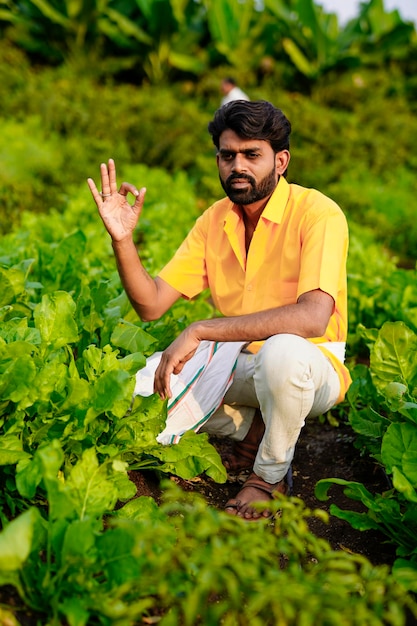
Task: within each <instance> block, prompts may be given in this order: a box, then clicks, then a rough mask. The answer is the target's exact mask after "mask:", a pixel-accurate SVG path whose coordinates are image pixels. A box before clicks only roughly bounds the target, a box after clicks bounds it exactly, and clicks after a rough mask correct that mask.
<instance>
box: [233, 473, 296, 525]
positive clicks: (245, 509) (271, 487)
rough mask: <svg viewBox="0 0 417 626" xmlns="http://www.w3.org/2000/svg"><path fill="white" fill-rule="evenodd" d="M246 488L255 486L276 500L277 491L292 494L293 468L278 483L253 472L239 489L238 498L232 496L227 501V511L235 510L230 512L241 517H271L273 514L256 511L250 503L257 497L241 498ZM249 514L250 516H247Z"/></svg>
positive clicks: (250, 518) (255, 518)
mask: <svg viewBox="0 0 417 626" xmlns="http://www.w3.org/2000/svg"><path fill="white" fill-rule="evenodd" d="M246 488H253V489H256V490H258V491H261V492H262V493H266V494H268V496H269V499H270V500H274V499H275V496H276V494H277V493H282V494H283V495H290V494H291V491H292V471H291V468H290V469H289V470H288V472H287V475H286V476H285V477H284V478H283V479H282V480H280V481H279V482H277V483H274V484H270V483H267V482H265V481H264V480H262V478H260V477H259V476H257V474H255V473H254V472H252V474H251V475H250V476H249V478H248V479H247V481H246V482H245V483H244V485H243V487H242V489H241V490H240V491H239V493H238V496H237V498H232V499H231V500H229V501H228V502H227V503H226V506H225V507H224V508H225V511H227V509H231V510H232V511H233V513H232V512H230V515H237V516H239V517H243V518H244V519H249V520H257V519H260V518H270V517H271V514H270V513H269V511H268V512H265V513H267V514H264V513H262V512H259V511H255V509H253V508H252V507H251V506H250V505H251V503H254V502H257V500H256V499H254V498H252V499H251V500H249V501H247V502H245V501H243V502H242V500H240V499H239V495H241V494H242V493H243V491H244V490H245V489H246ZM247 514H249V515H250V517H247Z"/></svg>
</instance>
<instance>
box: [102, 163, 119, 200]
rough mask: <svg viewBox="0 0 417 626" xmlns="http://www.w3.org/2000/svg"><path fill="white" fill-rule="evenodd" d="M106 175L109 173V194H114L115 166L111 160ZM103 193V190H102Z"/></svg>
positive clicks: (115, 188)
mask: <svg viewBox="0 0 417 626" xmlns="http://www.w3.org/2000/svg"><path fill="white" fill-rule="evenodd" d="M108 173H109V186H110V193H116V192H117V182H116V165H115V162H114V160H113V159H109V163H108ZM103 192H104V189H103Z"/></svg>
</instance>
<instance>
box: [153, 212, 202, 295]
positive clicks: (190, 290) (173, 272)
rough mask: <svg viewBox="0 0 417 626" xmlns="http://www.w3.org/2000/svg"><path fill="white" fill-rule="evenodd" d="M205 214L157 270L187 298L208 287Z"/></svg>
mask: <svg viewBox="0 0 417 626" xmlns="http://www.w3.org/2000/svg"><path fill="white" fill-rule="evenodd" d="M207 219H208V218H207V216H206V213H203V215H201V216H200V217H199V218H198V219H197V221H196V223H195V225H194V227H193V228H192V229H191V231H190V232H189V234H188V235H187V237H186V238H185V239H184V241H183V243H182V244H181V245H180V247H179V248H178V250H177V252H176V253H175V254H174V256H173V257H172V259H171V260H170V261H169V262H168V263H167V264H166V265H165V267H164V268H163V269H162V270H161V271H160V272H159V276H160V278H162V279H163V280H164V281H165V282H167V283H168V284H169V285H171V287H174V289H176V290H177V291H179V292H181V293H182V294H183V296H185V297H187V298H193V297H194V296H196V295H197V294H199V293H201V292H202V291H204V289H206V288H207V287H208V281H207V272H206V260H205V259H206V242H207Z"/></svg>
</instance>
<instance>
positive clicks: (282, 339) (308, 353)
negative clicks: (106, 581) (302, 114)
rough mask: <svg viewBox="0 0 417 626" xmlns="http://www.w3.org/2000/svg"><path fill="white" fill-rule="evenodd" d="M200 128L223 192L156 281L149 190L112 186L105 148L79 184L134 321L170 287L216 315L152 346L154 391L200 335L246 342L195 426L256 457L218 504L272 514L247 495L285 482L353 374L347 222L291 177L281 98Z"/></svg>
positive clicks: (172, 294) (243, 105)
mask: <svg viewBox="0 0 417 626" xmlns="http://www.w3.org/2000/svg"><path fill="white" fill-rule="evenodd" d="M208 129H209V132H210V134H211V136H212V139H213V143H214V145H215V146H216V148H217V166H218V171H219V177H220V182H221V184H222V186H223V189H224V190H225V192H226V194H227V197H226V198H224V199H222V200H220V201H219V202H216V203H215V204H214V205H213V206H212V207H210V208H209V209H208V210H207V211H205V212H204V213H203V214H202V215H201V216H200V217H199V218H198V220H197V222H196V224H195V226H194V227H193V229H192V230H191V232H190V233H189V235H188V237H187V238H186V240H185V241H184V242H183V244H182V245H181V246H180V248H179V250H178V251H177V253H176V254H175V255H174V257H173V258H172V259H171V261H170V262H169V263H168V264H167V265H166V266H165V268H163V270H162V271H161V272H160V273H159V275H158V276H157V277H156V278H154V279H153V278H151V277H150V276H149V275H148V274H147V272H146V271H145V269H144V268H143V266H142V264H141V262H140V259H139V257H138V254H137V250H136V248H135V245H134V243H133V239H132V233H133V230H134V228H135V226H136V224H137V221H138V219H139V216H140V213H141V211H142V207H143V203H144V196H145V191H146V190H145V189H144V188H142V189H141V190H137V188H136V187H135V186H134V185H131V184H129V183H123V184H122V185H121V187H120V190H119V191H117V184H116V173H115V166H114V163H113V161H111V160H110V161H109V164H108V166H106V165H105V164H102V165H101V184H102V193H101V194H100V193H99V192H98V190H97V188H96V186H95V184H94V182H93V181H92V180H91V179H89V181H88V184H89V186H90V189H91V192H92V194H93V197H94V200H95V202H96V204H97V206H98V208H99V211H100V215H101V217H102V219H103V222H104V224H105V226H106V228H107V230H108V232H109V234H110V235H111V237H112V242H113V248H114V252H115V256H116V260H117V265H118V270H119V273H120V277H121V280H122V282H123V285H124V288H125V290H126V292H127V294H128V296H129V298H130V301H131V303H132V305H133V307H134V308H135V310H136V311H137V313H138V315H139V316H140V317H141V318H142V320H148V321H149V320H156V319H159V318H160V317H161V316H162V315H163V314H164V313H165V312H166V311H167V310H168V309H169V308H170V307H171V306H172V305H173V304H174V302H175V301H176V300H177V299H178V298H180V297H184V298H192V297H194V296H195V295H197V294H198V293H200V292H201V291H202V290H204V289H206V288H207V287H209V288H210V290H211V296H212V299H213V302H214V304H215V306H216V307H217V309H218V310H219V311H220V313H221V314H222V317H217V318H215V319H209V320H201V321H198V322H194V323H192V324H191V325H190V326H188V328H186V329H185V330H184V331H183V332H182V333H181V334H180V335H179V336H178V337H177V338H176V339H175V341H173V343H172V344H171V345H170V346H169V347H168V348H167V349H166V350H165V351H164V352H163V353H162V357H161V360H160V363H159V366H158V367H157V369H156V372H155V379H154V390H155V392H156V393H158V394H159V395H160V397H161V398H167V397H169V396H170V393H171V390H170V378H171V374H173V373H174V374H178V373H179V372H181V370H182V369H183V367H184V365H185V363H187V362H188V361H189V360H190V359H192V357H193V355H194V354H195V352H196V350H197V348H198V346H199V344H200V342H201V341H203V340H208V341H216V342H238V341H242V342H245V344H244V349H243V350H242V351H241V353H240V354H239V357H238V361H237V367H236V371H235V376H234V380H233V383H232V385H231V387H230V389H229V390H228V391H227V393H226V395H225V397H224V404H223V405H222V407H221V408H220V409H219V410H218V411H217V412H216V413H215V414H214V415H213V416H212V417H211V418H210V419H209V420H208V421H207V422H206V424H205V427H204V428H205V430H206V431H208V432H209V433H212V434H217V435H219V434H220V435H227V436H230V437H231V438H232V439H234V440H235V442H236V445H235V449H234V453H233V454H232V455H231V457H230V458H229V459H227V460H226V462H225V464H226V466H227V467H228V469H231V470H235V469H241V468H242V467H249V468H251V469H253V471H252V473H251V474H250V475H249V478H248V479H247V481H246V482H245V483H244V485H243V487H242V489H241V490H240V491H239V493H238V495H237V496H236V498H235V499H232V500H229V502H228V503H227V504H226V511H227V512H229V513H230V514H235V515H238V516H240V517H243V518H245V519H258V518H259V517H266V516H268V512H267V511H266V510H265V511H263V512H262V511H260V510H259V509H256V508H255V507H254V506H253V503H254V502H260V501H261V502H268V501H269V500H271V499H272V498H273V497H274V494H275V493H276V492H282V493H286V492H287V481H286V475H287V473H288V471H289V469H290V465H291V460H292V458H293V455H294V448H295V444H296V442H297V439H298V437H299V434H300V431H301V428H302V427H303V425H304V422H305V419H306V418H307V417H308V416H317V415H321V414H323V413H324V412H326V411H328V410H329V409H330V408H331V407H332V406H333V405H335V404H336V403H337V402H339V401H341V400H342V399H343V397H344V395H345V392H346V390H347V388H348V386H349V383H350V377H349V373H348V370H347V369H346V367H345V366H344V364H343V361H344V347H345V341H346V333H347V295H346V257H347V246H348V230H347V223H346V219H345V217H344V215H343V213H342V211H341V209H340V208H339V207H338V206H337V205H336V204H335V203H334V202H333V201H332V200H330V199H329V198H327V197H326V196H324V195H323V194H321V193H320V192H318V191H316V190H314V189H306V188H303V187H301V186H299V185H295V184H289V183H288V182H287V180H286V178H285V176H286V172H287V167H288V163H289V160H290V153H289V135H290V132H291V126H290V122H289V121H288V119H287V118H286V117H285V115H284V114H283V113H282V111H281V110H280V109H277V108H275V107H274V106H273V105H272V104H270V103H269V102H265V101H256V102H247V101H234V102H231V103H229V104H227V105H225V106H223V107H220V109H218V111H217V112H216V114H215V116H214V119H213V120H212V121H211V122H210V124H209V127H208ZM129 192H130V193H132V194H133V195H134V196H135V197H136V200H135V203H134V205H133V206H131V205H130V204H129V203H128V202H127V199H126V196H127V194H128V193H129Z"/></svg>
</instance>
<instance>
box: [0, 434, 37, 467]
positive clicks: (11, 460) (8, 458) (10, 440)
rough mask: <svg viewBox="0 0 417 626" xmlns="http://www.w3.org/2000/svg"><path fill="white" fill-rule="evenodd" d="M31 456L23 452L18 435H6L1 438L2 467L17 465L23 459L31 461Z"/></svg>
mask: <svg viewBox="0 0 417 626" xmlns="http://www.w3.org/2000/svg"><path fill="white" fill-rule="evenodd" d="M29 458H30V454H29V453H28V452H25V451H24V450H23V444H22V441H21V439H20V438H19V437H18V436H17V435H12V434H10V435H9V434H6V435H2V436H1V437H0V465H15V464H16V463H18V462H19V461H20V460H22V459H29Z"/></svg>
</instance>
